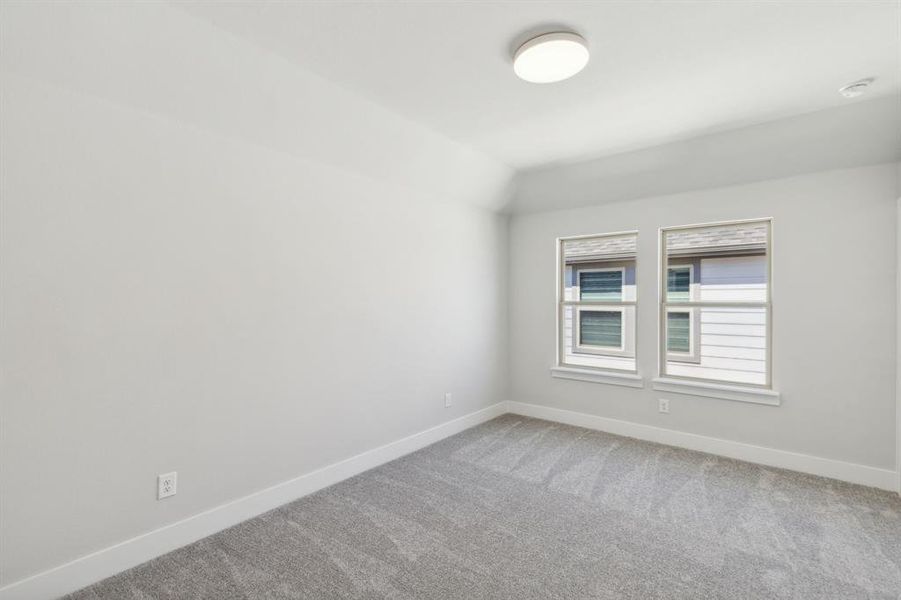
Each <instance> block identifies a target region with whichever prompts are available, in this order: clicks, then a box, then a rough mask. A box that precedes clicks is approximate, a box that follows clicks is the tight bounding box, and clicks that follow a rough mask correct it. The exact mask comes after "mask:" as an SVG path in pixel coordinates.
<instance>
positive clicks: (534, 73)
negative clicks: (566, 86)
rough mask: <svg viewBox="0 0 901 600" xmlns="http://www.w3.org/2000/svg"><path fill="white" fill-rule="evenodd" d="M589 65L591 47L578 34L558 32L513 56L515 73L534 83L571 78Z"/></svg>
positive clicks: (520, 48)
mask: <svg viewBox="0 0 901 600" xmlns="http://www.w3.org/2000/svg"><path fill="white" fill-rule="evenodd" d="M587 64H588V44H587V43H586V42H585V39H584V38H583V37H582V36H580V35H577V34H575V33H569V32H564V31H558V32H555V33H545V34H544V35H539V36H538V37H535V38H532V39H530V40H529V41H528V42H526V43H525V44H523V45H522V46H520V47H519V50H517V51H516V54H514V55H513V71H514V72H515V73H516V75H518V76H519V78H520V79H524V80H526V81H529V82H531V83H553V82H555V81H563V80H564V79H569V78H570V77H572V76H573V75H575V74H576V73H578V72H579V71H581V70H582V69H584V68H585V65H587Z"/></svg>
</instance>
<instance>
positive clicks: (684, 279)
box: [666, 267, 691, 302]
mask: <svg viewBox="0 0 901 600" xmlns="http://www.w3.org/2000/svg"><path fill="white" fill-rule="evenodd" d="M690 291H691V269H690V268H689V267H670V268H669V269H668V270H667V273H666V299H667V301H668V302H688V300H689V292H690Z"/></svg>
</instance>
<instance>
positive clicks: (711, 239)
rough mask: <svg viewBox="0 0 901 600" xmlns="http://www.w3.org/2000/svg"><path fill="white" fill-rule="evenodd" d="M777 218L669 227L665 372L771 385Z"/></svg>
mask: <svg viewBox="0 0 901 600" xmlns="http://www.w3.org/2000/svg"><path fill="white" fill-rule="evenodd" d="M771 229H772V224H771V222H770V220H768V219H767V220H756V221H742V222H735V223H723V224H717V225H701V226H688V227H673V228H668V229H663V230H662V231H661V251H662V272H661V285H662V287H663V289H664V290H666V291H665V293H664V294H662V299H661V304H660V316H661V323H662V326H661V336H662V339H661V340H660V348H661V360H660V364H661V375H665V376H667V377H675V378H684V379H690V380H704V381H713V382H720V383H729V384H747V385H752V386H760V387H765V388H769V387H770V386H771V373H770V364H771V360H770V351H771V341H770V337H771V336H770V325H769V324H770V318H771V311H772V307H771V303H770V240H771Z"/></svg>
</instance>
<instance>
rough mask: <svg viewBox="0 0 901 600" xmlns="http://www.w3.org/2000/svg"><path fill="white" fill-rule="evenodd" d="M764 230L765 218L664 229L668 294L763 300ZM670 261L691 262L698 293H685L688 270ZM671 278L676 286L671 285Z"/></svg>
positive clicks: (709, 299)
mask: <svg viewBox="0 0 901 600" xmlns="http://www.w3.org/2000/svg"><path fill="white" fill-rule="evenodd" d="M768 232H769V222H767V221H760V222H754V223H736V224H732V225H716V226H712V227H696V228H692V229H676V230H672V231H667V232H665V234H664V235H665V241H666V258H667V266H668V269H667V300H668V301H670V302H672V301H677V302H679V301H683V302H684V301H686V300H688V299H692V300H698V301H701V302H724V303H725V302H766V301H767V285H768V282H767V262H768V261H767V242H768V237H769V235H768ZM674 261H675V262H691V263H693V264H694V265H695V269H696V270H697V272H696V274H695V281H693V282H689V285H690V283H695V284H697V286H698V296H697V297H695V298H686V297H684V295H685V292H687V291H688V289H690V287H689V288H688V289H684V283H685V278H687V277H688V274H687V273H685V272H684V269H683V270H682V271H680V270H679V267H680V265H675V264H673V262H674ZM671 284H672V285H674V286H676V288H675V289H672V290H671V289H670V285H671ZM680 286H681V287H680ZM671 292H672V296H671Z"/></svg>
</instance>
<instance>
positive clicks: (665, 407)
mask: <svg viewBox="0 0 901 600" xmlns="http://www.w3.org/2000/svg"><path fill="white" fill-rule="evenodd" d="M657 402H658V408H659V409H660V412H662V413H665V414H669V400H668V399H667V398H660V399H659V400H657Z"/></svg>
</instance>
